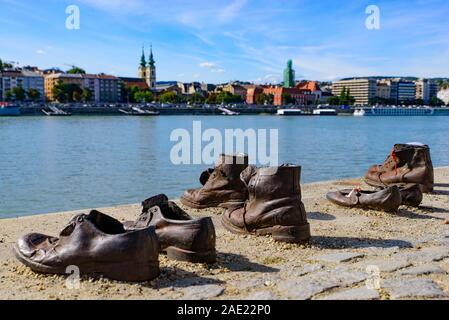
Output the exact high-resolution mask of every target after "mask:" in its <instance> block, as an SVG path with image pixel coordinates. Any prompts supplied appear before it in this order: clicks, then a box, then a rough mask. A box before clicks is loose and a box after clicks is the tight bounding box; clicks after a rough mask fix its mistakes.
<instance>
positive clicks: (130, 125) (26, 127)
mask: <svg viewBox="0 0 449 320" xmlns="http://www.w3.org/2000/svg"><path fill="white" fill-rule="evenodd" d="M193 121H201V124H202V127H203V130H205V129H208V128H216V129H219V130H220V131H221V132H224V130H225V129H243V130H246V129H255V130H257V129H278V130H279V131H278V134H279V140H278V141H279V144H278V148H279V149H278V150H279V161H280V162H281V163H282V162H285V163H297V164H300V165H302V182H303V183H307V182H315V181H324V180H332V179H337V178H345V177H355V176H361V175H363V173H364V172H365V171H366V169H367V168H368V167H369V166H370V165H371V164H375V163H382V162H383V161H384V160H385V158H386V156H387V155H388V153H389V151H390V150H391V148H392V146H393V144H394V143H400V142H415V141H420V142H423V143H427V144H429V145H430V147H431V152H432V159H433V162H434V165H435V166H447V165H449V117H365V118H363V117H360V118H357V117H350V116H340V117H277V116H238V117H226V116H160V117H119V116H117V117H114V116H105V117H95V116H84V117H82V116H79V117H78V116H72V117H60V118H52V117H18V118H0V141H1V143H0V163H1V165H0V218H6V217H15V216H21V215H30V214H38V213H46V212H56V211H65V210H74V209H82V208H98V207H104V206H112V205H118V204H128V203H136V202H140V201H142V200H143V199H145V198H147V197H149V196H152V195H156V194H159V193H166V194H167V195H168V196H169V197H172V198H177V197H179V196H180V195H181V194H182V193H183V191H184V190H185V189H187V188H192V187H198V186H199V181H198V177H199V174H200V173H201V171H202V170H203V169H205V168H207V167H209V166H207V165H175V164H173V163H172V161H171V160H170V152H171V150H172V148H173V146H174V145H175V144H176V142H171V141H170V134H171V133H172V131H173V130H175V129H186V130H188V131H189V132H191V131H192V124H193ZM205 145H207V143H203V146H205ZM239 151H242V150H239ZM323 196H324V195H323ZM136 214H137V213H136Z"/></svg>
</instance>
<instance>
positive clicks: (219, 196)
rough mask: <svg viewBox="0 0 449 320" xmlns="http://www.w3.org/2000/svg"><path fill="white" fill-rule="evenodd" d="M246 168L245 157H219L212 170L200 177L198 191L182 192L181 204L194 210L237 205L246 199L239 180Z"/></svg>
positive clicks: (246, 192) (246, 161)
mask: <svg viewBox="0 0 449 320" xmlns="http://www.w3.org/2000/svg"><path fill="white" fill-rule="evenodd" d="M247 167H248V156H246V155H234V156H228V155H221V156H220V159H219V161H218V164H217V166H216V167H215V168H214V169H208V170H206V171H204V172H203V173H202V174H201V176H200V182H201V184H202V185H203V187H202V188H200V189H196V190H195V189H190V190H187V191H186V192H184V195H183V196H182V197H181V203H182V204H183V205H185V206H187V207H190V208H194V209H206V208H212V207H229V206H235V205H239V204H242V203H244V202H245V200H246V199H247V198H248V191H247V189H246V186H245V185H244V184H243V182H242V181H241V180H240V173H241V172H242V171H243V170H245V169H246V168H247Z"/></svg>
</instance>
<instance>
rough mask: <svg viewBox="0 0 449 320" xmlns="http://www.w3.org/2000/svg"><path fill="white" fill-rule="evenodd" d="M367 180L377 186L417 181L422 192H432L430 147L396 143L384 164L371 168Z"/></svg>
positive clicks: (366, 176) (432, 177) (432, 179)
mask: <svg viewBox="0 0 449 320" xmlns="http://www.w3.org/2000/svg"><path fill="white" fill-rule="evenodd" d="M365 181H366V183H367V184H369V185H371V186H376V187H386V186H390V185H394V184H409V183H416V184H419V185H420V186H421V189H422V192H424V193H428V192H432V191H433V184H434V174H433V165H432V160H431V158H430V149H429V147H428V146H426V145H413V144H396V145H395V146H394V148H393V150H392V151H391V153H390V155H389V156H388V157H387V159H386V160H385V162H384V164H382V165H374V166H372V167H371V168H369V170H368V172H367V174H366V175H365Z"/></svg>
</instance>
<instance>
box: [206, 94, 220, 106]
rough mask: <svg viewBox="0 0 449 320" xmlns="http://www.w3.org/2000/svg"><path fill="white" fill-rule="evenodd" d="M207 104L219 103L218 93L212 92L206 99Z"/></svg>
mask: <svg viewBox="0 0 449 320" xmlns="http://www.w3.org/2000/svg"><path fill="white" fill-rule="evenodd" d="M206 103H207V104H216V103H217V94H216V93H214V92H212V93H210V94H209V96H208V97H207V99H206Z"/></svg>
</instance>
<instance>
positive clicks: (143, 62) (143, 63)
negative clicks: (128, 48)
mask: <svg viewBox="0 0 449 320" xmlns="http://www.w3.org/2000/svg"><path fill="white" fill-rule="evenodd" d="M146 65H147V62H146V61H145V48H144V47H143V46H142V57H141V58H140V66H141V67H142V68H145V67H146Z"/></svg>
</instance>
